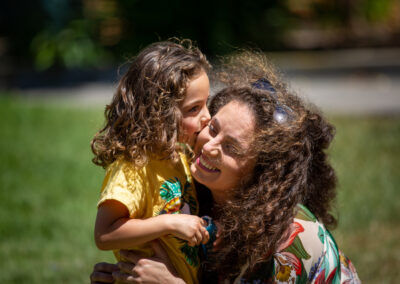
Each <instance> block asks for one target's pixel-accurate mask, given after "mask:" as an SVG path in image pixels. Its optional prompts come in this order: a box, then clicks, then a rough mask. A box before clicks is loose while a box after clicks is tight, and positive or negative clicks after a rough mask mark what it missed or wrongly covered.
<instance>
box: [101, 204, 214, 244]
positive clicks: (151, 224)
mask: <svg viewBox="0 0 400 284" xmlns="http://www.w3.org/2000/svg"><path fill="white" fill-rule="evenodd" d="M203 224H204V221H203V220H202V219H201V218H199V217H197V216H194V215H186V214H173V215H171V214H163V215H159V216H156V217H151V218H148V219H144V220H142V219H130V218H129V212H128V209H127V208H126V207H125V206H124V205H123V204H122V203H120V202H118V201H116V200H107V201H105V202H104V203H102V204H101V205H100V206H99V208H98V211H97V218H96V225H95V241H96V245H97V247H98V248H99V249H102V250H111V249H129V248H131V247H132V246H136V245H141V244H144V243H147V242H149V241H151V240H154V239H157V238H159V237H161V236H164V235H167V234H173V235H175V236H177V237H179V238H182V239H184V240H187V241H188V242H189V245H196V244H200V243H201V242H206V241H208V233H207V231H206V229H205V228H204V226H203Z"/></svg>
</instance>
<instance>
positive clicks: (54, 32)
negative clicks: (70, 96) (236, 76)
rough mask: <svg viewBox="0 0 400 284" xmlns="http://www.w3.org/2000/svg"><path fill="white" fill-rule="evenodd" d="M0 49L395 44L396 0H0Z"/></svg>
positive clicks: (24, 57)
mask: <svg viewBox="0 0 400 284" xmlns="http://www.w3.org/2000/svg"><path fill="white" fill-rule="evenodd" d="M0 7H1V9H0V47H1V48H0V56H1V53H3V55H7V56H11V57H12V58H13V62H14V63H24V64H26V65H33V66H35V68H36V69H37V70H46V69H48V68H51V67H56V66H58V67H65V68H76V67H81V68H82V67H85V68H88V67H101V66H104V65H107V64H110V63H111V62H121V61H124V59H125V58H126V57H128V56H130V55H133V54H136V52H137V51H138V50H139V49H140V48H143V47H144V46H146V45H147V44H149V43H151V42H154V41H158V40H165V39H167V38H169V37H174V36H178V37H184V38H190V39H192V40H195V41H196V42H197V43H198V45H199V47H200V49H201V50H202V51H203V52H205V53H206V54H207V55H209V56H211V57H212V56H214V55H216V54H217V55H222V54H224V53H226V52H229V51H231V50H232V47H242V46H257V47H258V48H260V49H262V50H265V51H267V50H268V51H271V50H288V49H324V48H341V47H363V46H388V45H399V44H400V36H399V35H400V17H399V16H398V15H399V14H400V3H399V1H398V0H268V1H265V0H252V1H242V0H218V1H211V0H204V1H183V0H174V1H163V0H152V1H139V0H31V1H22V2H21V1H3V2H2V4H0Z"/></svg>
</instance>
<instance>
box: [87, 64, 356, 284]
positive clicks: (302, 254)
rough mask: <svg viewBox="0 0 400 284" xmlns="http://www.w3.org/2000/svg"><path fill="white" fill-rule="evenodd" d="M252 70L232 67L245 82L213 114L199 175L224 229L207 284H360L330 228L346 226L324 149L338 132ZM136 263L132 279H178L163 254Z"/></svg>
mask: <svg viewBox="0 0 400 284" xmlns="http://www.w3.org/2000/svg"><path fill="white" fill-rule="evenodd" d="M246 62H251V61H250V60H247V61H246ZM252 62H253V63H254V62H261V61H260V60H258V61H252ZM231 66H235V65H231ZM262 66H266V65H265V64H263V65H262ZM247 67H249V68H243V69H240V70H245V71H243V72H245V73H241V72H242V71H240V72H236V71H237V70H239V69H235V70H234V71H235V72H232V70H231V71H230V76H232V74H234V75H240V76H234V78H235V80H234V81H232V80H231V81H229V82H228V83H230V85H231V86H232V87H228V88H225V89H224V90H222V91H221V92H219V93H218V94H217V95H216V96H215V97H214V98H213V100H212V101H211V103H210V113H211V114H212V116H213V118H212V120H211V122H210V124H209V125H208V126H207V127H206V128H205V129H204V130H203V131H202V132H201V133H200V134H199V136H198V139H197V143H196V147H195V149H194V152H195V154H196V155H195V158H194V162H193V164H192V166H191V172H192V175H193V177H194V178H195V179H196V180H197V181H198V182H199V183H201V184H203V185H205V186H206V187H207V188H208V189H209V190H210V192H211V195H212V200H213V204H214V206H213V208H211V209H210V208H208V209H209V212H208V213H209V215H211V216H212V217H213V218H214V219H215V220H216V221H218V222H219V224H220V226H221V228H220V229H219V234H220V236H219V240H218V241H219V245H218V248H217V249H215V251H213V252H208V257H207V260H205V261H204V265H203V273H202V275H203V279H202V282H204V283H212V282H216V283H217V282H222V281H223V280H226V281H228V282H235V283H269V282H284V283H308V282H311V283H358V282H359V279H358V277H357V274H356V272H355V270H354V267H353V266H352V264H351V262H350V261H348V259H347V258H346V257H345V256H344V255H342V254H341V253H340V252H339V250H338V248H337V246H336V243H335V241H334V239H333V238H332V236H331V235H330V233H329V231H327V230H326V229H325V226H326V227H333V226H334V225H335V222H336V220H335V218H334V217H333V216H332V215H331V214H330V213H329V211H330V206H331V201H332V199H333V198H334V197H335V183H336V177H335V173H334V170H333V169H332V167H331V166H330V165H329V164H328V162H327V160H326V154H325V153H324V150H325V149H326V148H327V147H328V146H329V144H330V142H331V140H332V138H333V135H334V128H333V127H332V126H331V125H330V124H328V123H327V122H326V121H325V120H324V119H323V118H322V116H321V115H320V114H318V113H317V112H314V111H311V110H309V109H307V108H305V106H304V104H303V103H302V102H301V100H300V99H299V98H297V97H296V96H294V95H291V94H290V93H289V92H288V91H287V89H286V87H285V86H284V85H283V84H282V83H280V82H281V81H280V80H278V79H277V78H276V77H275V75H274V73H273V72H269V70H270V69H269V68H265V69H263V68H259V69H256V67H254V64H248V65H247ZM243 75H245V76H243ZM230 78H233V77H230ZM238 78H240V79H238ZM201 192H204V190H202V189H200V190H199V193H201ZM311 212H312V213H311ZM320 222H321V223H320ZM323 224H324V225H325V226H324V225H323ZM156 251H159V250H158V248H156ZM127 257H128V258H129V257H132V261H133V262H135V263H136V266H129V265H128V266H127V265H126V264H123V266H122V267H123V269H122V270H123V271H124V272H129V271H130V272H131V274H132V275H131V276H130V278H128V280H129V279H130V281H131V282H129V281H127V283H146V281H147V283H152V281H154V282H153V283H157V282H159V281H165V282H166V283H177V279H176V278H172V277H174V276H175V275H173V273H170V272H169V271H168V270H167V268H168V261H167V259H166V258H165V257H160V254H159V253H158V254H156V259H146V260H145V261H142V262H140V261H139V262H137V256H135V255H132V254H129V253H128V254H127ZM157 258H158V259H157ZM159 260H161V262H160V261H159ZM157 261H158V262H157ZM163 263H165V264H163ZM99 270H100V269H97V271H99ZM95 271H96V269H95ZM114 275H116V276H118V275H119V276H121V277H127V274H126V273H125V274H124V273H122V274H121V273H120V274H119V273H114ZM154 275H157V277H160V278H159V279H158V280H157V281H156V280H153V279H149V278H150V277H152V276H154ZM92 279H95V278H92ZM135 281H136V282H135ZM168 281H171V282H168Z"/></svg>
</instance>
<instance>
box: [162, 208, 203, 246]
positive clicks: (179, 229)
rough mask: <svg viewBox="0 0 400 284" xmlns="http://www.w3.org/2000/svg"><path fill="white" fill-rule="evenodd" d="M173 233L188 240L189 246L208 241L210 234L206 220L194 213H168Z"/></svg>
mask: <svg viewBox="0 0 400 284" xmlns="http://www.w3.org/2000/svg"><path fill="white" fill-rule="evenodd" d="M168 216H170V217H169V222H170V225H171V229H172V232H171V233H172V234H173V235H174V236H176V237H178V238H180V239H183V240H186V241H188V244H189V246H196V245H200V244H205V243H207V242H208V240H209V238H210V236H209V234H208V232H207V230H206V228H205V225H206V222H205V221H204V220H203V219H201V218H199V217H197V216H194V215H188V214H173V215H170V214H168Z"/></svg>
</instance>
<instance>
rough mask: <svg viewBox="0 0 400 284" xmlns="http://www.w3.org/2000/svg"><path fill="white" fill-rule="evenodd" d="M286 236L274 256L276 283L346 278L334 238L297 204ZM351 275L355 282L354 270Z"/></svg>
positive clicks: (338, 280)
mask: <svg viewBox="0 0 400 284" xmlns="http://www.w3.org/2000/svg"><path fill="white" fill-rule="evenodd" d="M288 236H289V237H288V238H287V240H286V241H285V242H284V243H283V244H282V245H281V246H280V247H279V248H278V250H277V252H276V253H275V254H274V266H275V271H276V274H275V275H276V278H277V280H283V279H289V278H291V279H292V280H296V283H303V281H304V283H306V282H307V283H308V282H310V283H314V282H316V283H320V282H318V281H322V282H323V283H325V282H324V281H327V282H329V281H333V282H334V283H341V282H342V281H343V280H344V279H349V278H347V276H346V275H343V265H345V263H344V262H343V260H344V257H343V256H342V254H341V252H340V251H339V249H338V246H337V244H336V242H335V239H334V238H333V236H332V235H331V233H330V232H329V231H328V230H327V229H326V228H325V226H324V225H323V224H322V223H320V222H319V221H318V219H317V218H316V217H315V216H314V214H313V213H312V212H311V211H310V210H308V208H307V207H305V206H304V205H298V211H297V214H296V216H295V218H294V220H293V223H292V224H291V226H290V228H289V233H288ZM347 263H351V262H347ZM347 266H349V264H347ZM351 267H352V268H354V267H353V266H351ZM353 270H354V269H353ZM284 271H286V273H283V272H284ZM341 271H342V272H341ZM352 275H353V276H354V278H353V279H358V276H357V274H356V273H355V270H354V273H353V274H352ZM358 281H359V279H358ZM355 283H358V282H355Z"/></svg>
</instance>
